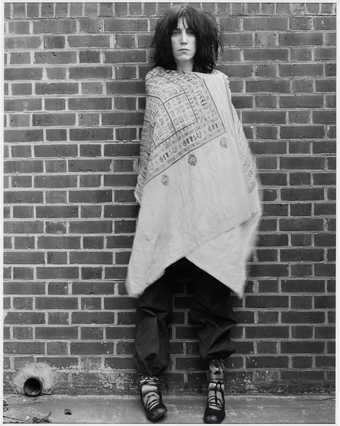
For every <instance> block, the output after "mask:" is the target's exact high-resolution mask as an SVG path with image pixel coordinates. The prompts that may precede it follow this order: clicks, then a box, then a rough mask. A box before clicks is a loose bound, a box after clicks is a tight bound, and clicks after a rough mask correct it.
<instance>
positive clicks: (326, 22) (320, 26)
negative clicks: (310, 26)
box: [313, 16, 336, 30]
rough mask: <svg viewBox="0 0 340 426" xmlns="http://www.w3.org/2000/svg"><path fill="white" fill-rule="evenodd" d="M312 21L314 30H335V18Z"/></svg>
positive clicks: (317, 18) (325, 17)
mask: <svg viewBox="0 0 340 426" xmlns="http://www.w3.org/2000/svg"><path fill="white" fill-rule="evenodd" d="M313 21H314V27H315V29H316V30H334V29H335V28H336V18H335V16H322V17H314V18H313Z"/></svg>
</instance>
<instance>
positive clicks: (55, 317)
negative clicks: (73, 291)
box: [47, 312, 69, 325]
mask: <svg viewBox="0 0 340 426" xmlns="http://www.w3.org/2000/svg"><path fill="white" fill-rule="evenodd" d="M47 317H48V324H55V325H61V324H64V325H68V324H69V314H68V313H67V312H48V313H47Z"/></svg>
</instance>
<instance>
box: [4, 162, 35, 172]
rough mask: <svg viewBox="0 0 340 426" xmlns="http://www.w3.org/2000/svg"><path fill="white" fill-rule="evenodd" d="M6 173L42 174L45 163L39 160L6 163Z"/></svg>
mask: <svg viewBox="0 0 340 426" xmlns="http://www.w3.org/2000/svg"><path fill="white" fill-rule="evenodd" d="M4 167H5V169H4V172H5V173H41V172H42V171H43V162H42V161H38V160H20V161H5V163H4Z"/></svg>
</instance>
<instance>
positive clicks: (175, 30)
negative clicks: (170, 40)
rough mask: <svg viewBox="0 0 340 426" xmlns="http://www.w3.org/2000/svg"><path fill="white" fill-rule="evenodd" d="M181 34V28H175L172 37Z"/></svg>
mask: <svg viewBox="0 0 340 426" xmlns="http://www.w3.org/2000/svg"><path fill="white" fill-rule="evenodd" d="M180 33H181V30H180V29H179V28H174V29H173V30H172V35H176V34H180Z"/></svg>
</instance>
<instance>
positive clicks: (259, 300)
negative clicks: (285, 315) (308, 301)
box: [246, 296, 288, 308]
mask: <svg viewBox="0 0 340 426" xmlns="http://www.w3.org/2000/svg"><path fill="white" fill-rule="evenodd" d="M246 306H247V307H248V308H274V307H275V308H284V307H288V297H287V296H247V297H246Z"/></svg>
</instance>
